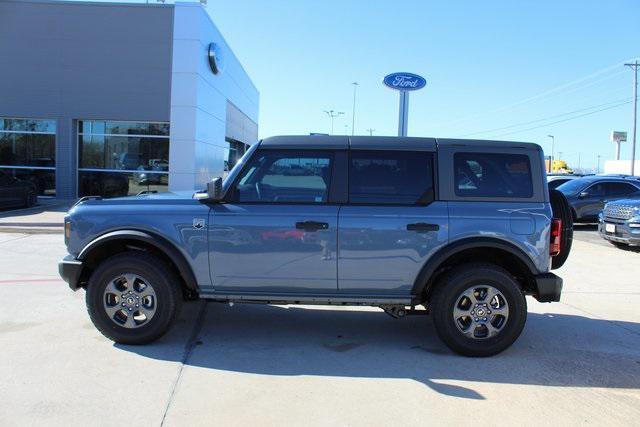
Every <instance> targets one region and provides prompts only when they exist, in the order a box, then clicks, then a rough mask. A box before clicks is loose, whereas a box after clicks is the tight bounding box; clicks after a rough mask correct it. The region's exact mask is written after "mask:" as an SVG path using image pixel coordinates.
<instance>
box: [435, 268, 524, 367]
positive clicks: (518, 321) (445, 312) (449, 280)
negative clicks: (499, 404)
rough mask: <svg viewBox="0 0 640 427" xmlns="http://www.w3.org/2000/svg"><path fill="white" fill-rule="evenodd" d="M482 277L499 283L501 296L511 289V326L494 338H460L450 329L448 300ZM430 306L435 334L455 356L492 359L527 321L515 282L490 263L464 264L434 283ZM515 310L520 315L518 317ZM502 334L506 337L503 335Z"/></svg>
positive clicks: (510, 276) (518, 333)
mask: <svg viewBox="0 0 640 427" xmlns="http://www.w3.org/2000/svg"><path fill="white" fill-rule="evenodd" d="M481 277H488V278H490V280H493V281H495V282H498V283H500V284H501V285H502V287H504V288H505V289H502V291H503V295H504V294H505V292H504V291H506V289H509V288H510V291H509V292H510V294H511V295H509V297H511V298H512V300H511V301H509V305H510V307H512V308H513V313H510V314H509V322H512V323H511V324H507V326H506V327H507V328H509V330H505V331H502V332H501V333H500V334H499V335H498V336H496V337H494V338H489V339H486V340H478V341H475V340H469V339H468V338H466V337H462V336H461V334H460V332H459V331H458V330H457V329H456V327H455V325H453V322H452V321H451V320H450V317H451V313H450V308H451V307H449V303H448V301H447V300H448V299H450V298H451V296H452V295H451V294H453V293H455V297H456V298H457V296H458V295H459V293H458V289H457V288H458V287H461V288H462V287H464V286H468V285H462V286H460V285H459V283H465V281H470V280H475V279H477V278H481ZM460 291H463V289H462V290H460ZM505 297H507V295H505ZM430 306H431V310H432V313H433V321H434V324H435V326H436V332H437V334H438V336H439V337H440V339H441V340H442V341H443V342H444V343H445V344H446V345H447V346H448V347H449V348H450V349H452V350H453V351H455V352H456V353H458V354H461V355H463V356H469V357H487V356H493V355H495V354H497V353H500V352H501V351H503V350H505V349H507V348H508V347H509V346H511V344H513V342H515V340H516V339H517V338H518V337H519V336H520V334H521V333H522V330H523V328H524V325H525V322H526V318H527V302H526V299H525V296H524V293H523V291H522V289H521V287H520V285H519V284H518V282H517V281H516V279H515V278H514V277H513V276H512V275H511V274H510V273H509V272H508V271H506V270H505V269H503V268H502V267H499V266H497V265H494V264H489V263H469V264H463V265H461V266H458V267H456V268H454V269H453V270H451V271H450V272H449V273H447V274H446V275H445V276H443V277H442V278H441V279H440V280H439V281H438V283H436V286H435V289H434V291H433V294H432V297H431V304H430ZM518 310H520V311H521V312H520V313H517V311H518ZM504 333H507V335H503V334H504Z"/></svg>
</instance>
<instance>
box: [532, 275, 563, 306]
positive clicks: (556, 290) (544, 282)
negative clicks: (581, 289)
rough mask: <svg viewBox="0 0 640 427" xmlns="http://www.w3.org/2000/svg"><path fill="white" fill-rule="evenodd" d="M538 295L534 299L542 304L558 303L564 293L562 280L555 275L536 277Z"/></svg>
mask: <svg viewBox="0 0 640 427" xmlns="http://www.w3.org/2000/svg"><path fill="white" fill-rule="evenodd" d="M534 279H535V282H536V289H537V293H536V294H535V295H534V297H535V298H536V299H537V300H538V301H540V302H558V301H560V294H561V293H562V279H561V278H560V277H558V276H556V275H555V274H553V273H544V274H538V275H536V276H534Z"/></svg>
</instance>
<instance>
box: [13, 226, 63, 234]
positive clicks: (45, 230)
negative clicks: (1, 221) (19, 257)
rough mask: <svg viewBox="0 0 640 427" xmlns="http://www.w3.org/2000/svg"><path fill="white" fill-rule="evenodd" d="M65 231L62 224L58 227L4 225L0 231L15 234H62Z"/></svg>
mask: <svg viewBox="0 0 640 427" xmlns="http://www.w3.org/2000/svg"><path fill="white" fill-rule="evenodd" d="M63 232H64V228H63V226H62V225H60V226H56V227H50V226H46V227H39V226H33V227H14V226H9V227H3V226H0V233H15V234H62V233H63Z"/></svg>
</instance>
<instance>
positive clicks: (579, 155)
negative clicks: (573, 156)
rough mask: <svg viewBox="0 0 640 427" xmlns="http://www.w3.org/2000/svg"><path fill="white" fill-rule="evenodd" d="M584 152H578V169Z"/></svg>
mask: <svg viewBox="0 0 640 427" xmlns="http://www.w3.org/2000/svg"><path fill="white" fill-rule="evenodd" d="M581 155H582V153H580V152H578V170H580V157H581Z"/></svg>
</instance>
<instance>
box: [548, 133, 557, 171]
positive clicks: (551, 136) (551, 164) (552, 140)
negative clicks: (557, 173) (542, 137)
mask: <svg viewBox="0 0 640 427" xmlns="http://www.w3.org/2000/svg"><path fill="white" fill-rule="evenodd" d="M547 138H551V157H549V172H550V173H553V145H554V144H555V142H556V137H555V136H553V135H547Z"/></svg>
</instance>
